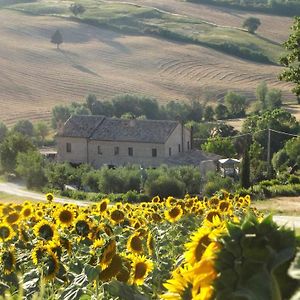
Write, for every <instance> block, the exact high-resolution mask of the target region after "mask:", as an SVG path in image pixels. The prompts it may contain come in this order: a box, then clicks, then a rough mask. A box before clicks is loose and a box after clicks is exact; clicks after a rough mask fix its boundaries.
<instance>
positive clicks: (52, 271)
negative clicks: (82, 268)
mask: <svg viewBox="0 0 300 300" xmlns="http://www.w3.org/2000/svg"><path fill="white" fill-rule="evenodd" d="M45 254H46V255H45V257H44V264H43V266H44V268H43V269H44V270H43V278H44V280H45V281H50V280H53V279H54V278H55V276H56V274H57V273H58V271H59V262H58V259H57V256H56V255H55V253H54V252H53V251H51V250H48V251H47V252H46V253H45Z"/></svg>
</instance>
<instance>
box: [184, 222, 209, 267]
mask: <svg viewBox="0 0 300 300" xmlns="http://www.w3.org/2000/svg"><path fill="white" fill-rule="evenodd" d="M213 236H214V235H213V234H212V231H211V230H210V228H206V227H200V228H199V229H198V231H197V232H195V233H194V234H193V235H192V237H191V241H190V242H188V243H186V244H185V248H186V251H185V253H184V257H185V259H186V261H187V262H188V263H190V264H191V265H193V264H194V263H196V262H198V261H200V260H201V258H202V255H203V253H204V251H205V250H206V247H207V246H208V245H209V244H210V243H211V241H212V238H213Z"/></svg>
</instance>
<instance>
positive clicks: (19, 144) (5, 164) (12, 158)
mask: <svg viewBox="0 0 300 300" xmlns="http://www.w3.org/2000/svg"><path fill="white" fill-rule="evenodd" d="M33 149H34V146H33V145H32V143H31V141H30V140H29V138H28V137H27V136H25V135H22V134H21V133H18V132H17V133H11V134H9V135H8V136H7V137H6V138H5V139H4V141H3V142H2V144H1V145H0V161H1V166H2V168H3V169H4V171H6V172H14V171H15V168H16V159H17V155H18V153H20V152H27V151H29V150H33Z"/></svg>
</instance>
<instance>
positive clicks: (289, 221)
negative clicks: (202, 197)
mask: <svg viewBox="0 0 300 300" xmlns="http://www.w3.org/2000/svg"><path fill="white" fill-rule="evenodd" d="M0 191H1V192H4V193H7V194H12V195H15V196H19V197H24V201H25V200H26V198H27V199H28V198H30V199H35V200H37V201H45V195H44V194H41V193H37V192H32V191H28V190H26V187H24V186H22V185H20V184H16V183H11V182H1V183H0ZM54 201H55V202H58V203H73V204H78V205H80V206H82V205H84V206H86V205H90V204H91V203H90V202H84V201H76V200H72V199H66V198H58V197H55V199H54ZM0 202H1V199H0ZM253 205H254V206H255V207H257V208H258V209H260V210H265V211H268V212H273V213H274V214H275V213H276V215H275V216H274V220H275V221H276V222H277V223H278V224H279V225H287V226H289V227H292V228H300V197H278V198H276V199H269V200H264V201H256V202H254V204H253ZM278 212H279V213H282V215H278Z"/></svg>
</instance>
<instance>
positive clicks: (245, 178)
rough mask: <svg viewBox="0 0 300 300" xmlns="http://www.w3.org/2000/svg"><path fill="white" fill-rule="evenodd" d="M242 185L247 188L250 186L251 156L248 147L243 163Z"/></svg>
mask: <svg viewBox="0 0 300 300" xmlns="http://www.w3.org/2000/svg"><path fill="white" fill-rule="evenodd" d="M240 179H241V186H242V187H243V188H245V189H248V188H249V187H250V157H249V151H248V149H246V150H245V153H244V155H243V159H242V163H241V176H240Z"/></svg>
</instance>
